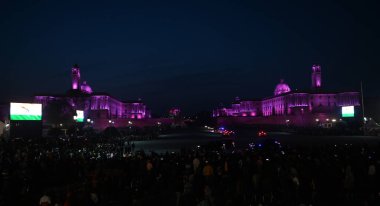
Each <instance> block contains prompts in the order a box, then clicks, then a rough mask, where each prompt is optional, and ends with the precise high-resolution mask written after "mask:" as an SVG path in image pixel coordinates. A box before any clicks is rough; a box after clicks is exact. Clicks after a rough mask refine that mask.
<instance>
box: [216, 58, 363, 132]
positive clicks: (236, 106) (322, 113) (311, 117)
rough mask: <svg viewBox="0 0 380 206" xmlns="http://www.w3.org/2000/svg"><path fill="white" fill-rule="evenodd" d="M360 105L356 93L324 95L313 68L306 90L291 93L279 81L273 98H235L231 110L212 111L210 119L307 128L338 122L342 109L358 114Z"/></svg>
mask: <svg viewBox="0 0 380 206" xmlns="http://www.w3.org/2000/svg"><path fill="white" fill-rule="evenodd" d="M360 105H361V104H360V92H356V91H352V92H327V91H325V90H324V89H322V74H321V67H320V66H319V65H313V67H312V75H311V89H310V90H305V91H298V90H296V91H292V90H291V89H290V86H289V85H288V84H286V83H285V82H284V81H283V80H281V82H280V83H279V84H277V86H276V87H275V90H274V95H273V96H271V97H267V98H263V99H256V100H241V99H239V98H236V99H235V101H234V102H233V103H232V105H231V107H219V108H217V109H215V110H214V111H213V116H214V117H256V118H253V119H252V118H251V120H250V121H251V123H257V124H294V125H299V126H308V125H315V124H325V123H329V122H332V121H334V122H335V121H342V119H341V115H340V113H341V108H342V107H345V106H354V107H355V109H356V110H360ZM235 119H238V118H235ZM240 120H244V118H243V119H242V118H240ZM255 120H256V121H255Z"/></svg>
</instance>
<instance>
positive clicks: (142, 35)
mask: <svg viewBox="0 0 380 206" xmlns="http://www.w3.org/2000/svg"><path fill="white" fill-rule="evenodd" d="M379 9H380V7H379V3H376V1H352V2H350V1H344V0H340V1H338V0H335V1H334V0H326V1H325V0H319V1H305V0H302V1H292V2H291V3H290V2H288V1H283V0H282V1H263V0H261V1H253V0H251V1H248V0H247V1H220V0H219V1H204V0H203V1H142V0H138V1H51V0H27V1H14V0H5V1H4V0H1V1H0V28H1V29H0V62H1V65H0V72H1V75H0V82H1V84H2V87H1V88H2V89H1V93H0V94H1V96H0V100H1V101H7V100H9V99H10V98H12V97H22V96H32V95H33V94H35V93H41V92H47V93H63V92H65V91H66V90H67V89H68V88H69V87H70V69H71V66H72V65H73V64H74V63H78V64H79V65H80V67H81V73H82V78H83V79H86V80H87V82H88V83H89V84H90V85H91V86H92V87H93V89H94V90H95V91H105V92H109V93H111V94H112V95H113V96H116V97H119V98H121V99H136V98H139V97H141V98H142V99H143V100H144V101H145V102H146V103H147V104H148V106H149V107H150V108H151V109H152V110H153V112H154V113H164V112H165V111H166V110H167V109H168V108H169V107H171V106H179V107H181V108H182V110H185V111H187V112H194V111H199V110H203V109H211V108H213V107H215V106H217V105H218V104H219V103H220V102H224V103H229V102H231V101H232V100H233V98H234V97H235V96H240V97H242V98H244V97H247V98H255V97H265V96H270V95H271V94H272V92H273V90H274V87H275V85H276V84H277V83H278V82H279V79H281V78H284V79H285V81H286V82H287V83H289V85H290V87H291V88H293V89H295V88H299V89H305V88H309V87H310V70H311V69H310V68H311V66H312V65H313V64H320V65H321V66H322V71H323V81H324V82H323V83H324V85H323V86H324V87H325V88H328V89H331V90H336V89H344V90H350V89H359V84H360V80H363V81H364V83H365V84H364V85H365V92H366V94H368V95H372V96H374V95H377V94H378V93H379V92H380V88H379V87H378V83H377V81H379V80H378V76H377V73H379V72H378V71H379V69H380V61H379V57H380V51H379V46H380V28H379V20H380V14H379V12H378V11H379Z"/></svg>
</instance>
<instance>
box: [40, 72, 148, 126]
mask: <svg viewBox="0 0 380 206" xmlns="http://www.w3.org/2000/svg"><path fill="white" fill-rule="evenodd" d="M71 80H72V83H71V89H69V90H68V91H67V92H66V94H58V95H51V94H48V95H45V94H44V95H36V96H34V101H35V102H36V103H40V104H42V106H43V108H45V107H46V106H47V105H48V104H50V103H51V102H54V101H56V100H60V101H64V102H67V103H68V104H69V105H70V106H71V107H72V109H73V110H77V111H78V110H79V111H83V112H84V118H85V119H87V118H88V119H91V120H94V122H95V123H97V122H101V121H102V122H105V123H104V124H103V125H107V124H108V121H110V120H111V119H112V120H118V121H112V122H115V124H116V123H119V122H120V125H119V126H125V124H124V123H125V122H127V123H128V121H129V120H128V119H146V118H150V112H149V110H148V109H147V107H146V105H145V104H144V103H143V102H142V101H141V100H140V99H139V100H133V101H121V100H119V99H117V98H115V97H113V96H111V95H109V94H108V93H104V92H94V91H93V90H92V88H91V87H90V85H88V84H87V82H86V81H83V82H82V81H81V74H80V68H79V66H78V65H74V66H73V68H72V69H71Z"/></svg>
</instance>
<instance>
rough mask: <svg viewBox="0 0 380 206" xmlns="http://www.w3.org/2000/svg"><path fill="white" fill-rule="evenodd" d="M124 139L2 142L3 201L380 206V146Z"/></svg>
mask: <svg viewBox="0 0 380 206" xmlns="http://www.w3.org/2000/svg"><path fill="white" fill-rule="evenodd" d="M132 144H133V143H131V142H128V141H127V140H126V139H123V138H86V139H61V138H34V139H19V140H12V141H1V143H0V171H1V176H0V205H57V206H59V205H63V206H75V205H115V206H116V205H139V206H140V205H174V206H192V205H194V206H218V205H297V206H298V205H307V206H308V205H380V193H379V192H380V184H379V180H380V178H379V172H378V170H379V169H380V168H379V164H380V156H379V154H380V147H378V148H374V147H371V148H370V147H367V146H365V145H350V144H342V145H325V146H315V147H292V148H291V147H288V146H286V145H281V144H280V143H279V142H277V141H272V140H268V141H266V142H262V143H260V144H258V143H256V144H251V145H249V146H248V145H247V147H246V148H234V147H232V148H228V149H226V145H225V144H223V143H222V142H221V143H220V147H215V146H213V147H207V146H200V147H196V148H186V149H183V150H181V152H167V153H164V154H156V153H153V152H152V153H149V154H147V153H144V151H134V148H133V147H132Z"/></svg>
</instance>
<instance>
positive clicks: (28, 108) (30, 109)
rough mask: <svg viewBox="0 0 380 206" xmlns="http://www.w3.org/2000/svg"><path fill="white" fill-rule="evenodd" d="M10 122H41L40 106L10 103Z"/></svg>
mask: <svg viewBox="0 0 380 206" xmlns="http://www.w3.org/2000/svg"><path fill="white" fill-rule="evenodd" d="M10 115H11V120H41V119H42V104H30V103H12V102H11V113H10Z"/></svg>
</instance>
